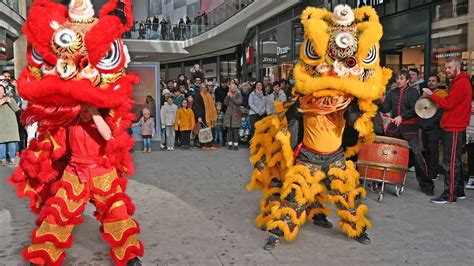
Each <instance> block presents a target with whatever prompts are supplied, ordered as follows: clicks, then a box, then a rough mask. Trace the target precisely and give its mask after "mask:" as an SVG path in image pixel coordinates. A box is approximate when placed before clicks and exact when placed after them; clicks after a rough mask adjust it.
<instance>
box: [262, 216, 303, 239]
mask: <svg viewBox="0 0 474 266" xmlns="http://www.w3.org/2000/svg"><path fill="white" fill-rule="evenodd" d="M275 228H278V229H280V231H282V232H283V235H284V238H285V240H286V241H288V242H291V241H293V240H295V238H296V236H297V235H298V231H299V227H298V226H295V228H293V231H290V227H289V226H288V224H286V223H285V222H284V221H270V222H268V224H267V230H268V231H270V230H272V229H275Z"/></svg>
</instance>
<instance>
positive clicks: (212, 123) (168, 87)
mask: <svg viewBox="0 0 474 266" xmlns="http://www.w3.org/2000/svg"><path fill="white" fill-rule="evenodd" d="M160 83H161V84H160V88H161V91H160V92H161V102H160V103H159V104H160V108H159V110H161V111H160V114H159V115H160V121H161V128H162V137H161V139H162V140H166V141H162V143H161V148H162V149H165V148H166V150H168V151H171V150H174V148H175V146H179V147H181V149H183V150H185V149H189V148H190V147H196V148H201V149H203V150H214V149H218V148H221V147H223V146H226V145H227V147H228V149H229V150H238V149H239V143H242V142H245V141H248V140H249V139H250V138H251V136H252V134H253V132H254V128H255V123H256V122H257V121H259V120H260V119H262V118H263V117H265V116H267V115H271V114H274V113H276V110H275V108H274V103H275V102H276V101H279V102H285V101H287V100H288V96H290V95H291V85H290V84H288V82H287V81H286V80H284V79H283V80H280V81H275V82H273V83H272V82H271V80H270V78H269V77H265V78H264V81H257V82H255V81H248V82H244V83H240V81H239V80H238V79H237V78H231V79H221V82H220V83H219V84H215V83H213V82H212V81H210V80H207V79H206V78H205V76H204V73H203V72H202V70H201V69H200V66H199V65H198V64H196V65H195V66H194V67H193V69H192V71H191V77H189V78H188V77H186V76H185V75H184V74H180V75H178V77H176V79H172V80H168V81H166V83H165V82H163V81H162V80H161V81H160ZM149 97H151V96H149ZM149 108H153V107H149ZM207 127H209V128H210V129H211V132H212V141H210V142H205V143H204V142H200V141H199V131H200V130H201V129H202V128H207Z"/></svg>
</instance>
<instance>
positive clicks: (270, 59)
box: [262, 57, 277, 64]
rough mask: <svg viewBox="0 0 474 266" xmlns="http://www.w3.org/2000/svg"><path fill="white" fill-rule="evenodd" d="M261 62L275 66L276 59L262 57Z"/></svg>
mask: <svg viewBox="0 0 474 266" xmlns="http://www.w3.org/2000/svg"><path fill="white" fill-rule="evenodd" d="M262 62H263V63H266V64H276V63H277V59H276V58H275V57H263V60H262Z"/></svg>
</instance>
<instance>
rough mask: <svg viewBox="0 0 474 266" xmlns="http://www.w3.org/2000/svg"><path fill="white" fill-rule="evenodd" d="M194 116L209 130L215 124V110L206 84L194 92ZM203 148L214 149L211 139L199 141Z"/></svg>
mask: <svg viewBox="0 0 474 266" xmlns="http://www.w3.org/2000/svg"><path fill="white" fill-rule="evenodd" d="M193 112H194V118H195V120H197V121H198V123H200V124H204V126H206V127H210V128H211V131H212V129H213V128H214V127H215V125H216V120H217V111H216V106H215V104H214V99H212V95H211V94H210V93H209V92H208V90H207V86H206V84H201V86H200V92H199V93H197V94H196V98H195V99H194V104H193ZM201 148H202V149H203V150H214V149H215V148H214V147H212V141H211V142H208V143H201Z"/></svg>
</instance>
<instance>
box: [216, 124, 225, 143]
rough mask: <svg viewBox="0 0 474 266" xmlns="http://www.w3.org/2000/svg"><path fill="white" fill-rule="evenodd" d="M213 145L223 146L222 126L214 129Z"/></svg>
mask: <svg viewBox="0 0 474 266" xmlns="http://www.w3.org/2000/svg"><path fill="white" fill-rule="evenodd" d="M214 137H215V138H216V139H215V140H214V143H215V144H217V145H224V128H223V127H222V126H216V127H215V128H214Z"/></svg>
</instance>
